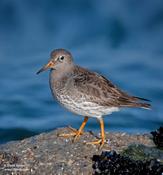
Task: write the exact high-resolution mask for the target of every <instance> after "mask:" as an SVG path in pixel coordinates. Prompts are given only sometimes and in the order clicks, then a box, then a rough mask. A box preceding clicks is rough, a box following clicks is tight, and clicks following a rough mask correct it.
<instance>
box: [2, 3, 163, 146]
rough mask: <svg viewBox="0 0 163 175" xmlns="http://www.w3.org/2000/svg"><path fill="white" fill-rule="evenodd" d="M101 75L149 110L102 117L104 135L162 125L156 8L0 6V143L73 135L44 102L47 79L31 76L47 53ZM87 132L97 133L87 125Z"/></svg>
mask: <svg viewBox="0 0 163 175" xmlns="http://www.w3.org/2000/svg"><path fill="white" fill-rule="evenodd" d="M60 47H62V48H66V49H68V50H70V51H71V52H72V54H73V56H74V59H75V62H76V63H77V64H80V65H81V66H84V67H86V68H89V69H91V70H94V71H97V72H99V73H102V74H103V75H105V76H106V77H108V78H109V79H110V80H111V81H112V82H113V83H115V84H116V85H118V86H119V87H120V88H122V89H123V90H125V91H127V92H128V93H130V94H132V95H136V96H140V97H144V98H148V99H150V100H151V101H152V106H153V108H152V110H143V109H123V110H122V111H120V112H117V113H113V114H112V115H110V116H106V117H105V128H106V130H107V131H121V132H122V131H126V132H130V133H136V132H150V131H151V130H154V129H156V128H158V127H159V126H160V125H163V1H162V0H156V1H153V0H123V1H113V0H110V1H109V0H103V1H99V0H89V1H88V0H77V1H76V0H0V142H1V143H2V142H6V141H9V140H15V139H22V138H24V137H28V136H31V135H34V134H37V133H40V132H43V131H47V130H51V129H54V128H57V127H61V126H66V125H72V126H73V127H76V128H78V127H79V126H80V124H81V122H82V120H83V118H82V117H79V116H76V115H73V114H72V113H70V112H68V111H66V110H65V109H63V108H62V107H61V106H59V105H58V104H57V103H56V102H55V101H54V100H53V98H52V96H51V93H50V89H49V84H48V73H47V72H46V73H43V74H40V76H37V75H36V74H35V73H36V71H37V70H38V69H39V68H40V67H41V66H42V65H43V64H45V63H46V62H47V60H48V59H49V54H50V52H51V51H52V50H53V49H55V48H60ZM86 129H87V130H92V131H99V125H98V123H97V121H96V120H95V119H91V120H90V121H89V122H88V125H87V127H86Z"/></svg>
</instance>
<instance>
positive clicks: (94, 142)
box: [86, 118, 105, 148]
mask: <svg viewBox="0 0 163 175" xmlns="http://www.w3.org/2000/svg"><path fill="white" fill-rule="evenodd" d="M100 127H101V139H99V140H96V141H93V142H87V143H86V144H100V148H102V147H103V145H104V143H105V130H104V121H103V119H102V118H100Z"/></svg>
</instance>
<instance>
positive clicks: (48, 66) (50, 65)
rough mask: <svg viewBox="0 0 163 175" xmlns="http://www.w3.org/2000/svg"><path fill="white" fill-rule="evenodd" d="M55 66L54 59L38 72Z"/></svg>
mask: <svg viewBox="0 0 163 175" xmlns="http://www.w3.org/2000/svg"><path fill="white" fill-rule="evenodd" d="M53 67H54V63H53V62H52V61H49V62H48V64H46V65H44V66H43V67H42V68H41V69H40V70H39V71H38V72H37V73H36V74H39V73H41V72H43V71H45V70H47V69H49V68H53Z"/></svg>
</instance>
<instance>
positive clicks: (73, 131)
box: [58, 126, 83, 141]
mask: <svg viewBox="0 0 163 175" xmlns="http://www.w3.org/2000/svg"><path fill="white" fill-rule="evenodd" d="M68 129H69V130H71V132H70V133H67V134H66V133H64V134H59V135H58V136H59V137H64V138H69V137H74V140H73V141H76V140H77V139H79V137H80V136H81V135H82V134H83V132H82V131H80V130H77V129H75V128H72V127H71V126H69V127H68Z"/></svg>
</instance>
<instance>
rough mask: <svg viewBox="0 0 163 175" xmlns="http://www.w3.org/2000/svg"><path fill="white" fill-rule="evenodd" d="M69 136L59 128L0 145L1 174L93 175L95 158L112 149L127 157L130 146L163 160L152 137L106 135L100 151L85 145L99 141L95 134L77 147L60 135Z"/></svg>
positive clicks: (85, 135) (80, 141)
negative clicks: (106, 139)
mask: <svg viewBox="0 0 163 175" xmlns="http://www.w3.org/2000/svg"><path fill="white" fill-rule="evenodd" d="M69 132H70V130H69V129H68V128H59V129H57V130H54V131H51V132H48V133H42V134H40V135H37V136H34V137H31V138H27V139H24V140H21V141H14V142H9V143H7V144H4V145H0V174H7V173H8V174H10V173H11V174H12V172H15V173H17V174H25V175H26V174H27V175H28V174H30V175H31V174H35V175H40V174H41V175H44V174H57V175H59V174H60V175H62V174H66V175H73V174H75V175H76V174H83V175H87V174H92V173H93V169H92V157H93V155H98V154H101V153H102V151H106V150H110V149H112V150H115V151H116V152H118V153H122V154H127V151H126V152H123V151H124V150H127V148H128V147H129V145H144V146H145V147H148V148H149V150H152V151H149V152H150V154H151V152H153V150H157V151H158V154H160V155H161V156H160V157H159V158H161V159H162V155H163V153H162V151H161V150H158V149H157V148H155V145H154V143H153V141H152V140H151V138H150V135H148V134H144V135H139V134H138V135H129V134H126V133H106V138H108V139H109V140H108V141H107V143H106V144H105V145H104V147H103V149H101V150H99V149H98V146H95V145H86V144H85V142H88V141H92V140H95V139H96V138H97V136H95V135H94V134H92V133H91V132H86V133H84V134H83V135H82V136H81V137H80V139H79V140H78V141H77V142H75V143H73V138H68V139H65V138H62V137H58V134H61V133H69ZM129 148H130V147H129ZM132 148H133V147H132ZM137 148H139V147H138V146H137ZM136 154H137V153H136ZM129 155H131V153H130V154H129Z"/></svg>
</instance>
